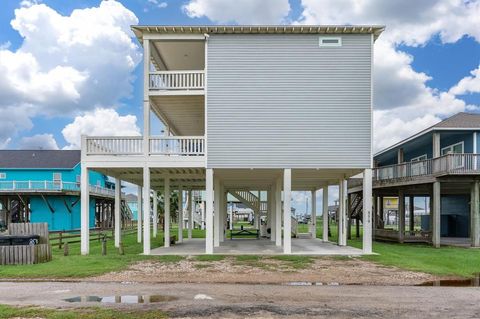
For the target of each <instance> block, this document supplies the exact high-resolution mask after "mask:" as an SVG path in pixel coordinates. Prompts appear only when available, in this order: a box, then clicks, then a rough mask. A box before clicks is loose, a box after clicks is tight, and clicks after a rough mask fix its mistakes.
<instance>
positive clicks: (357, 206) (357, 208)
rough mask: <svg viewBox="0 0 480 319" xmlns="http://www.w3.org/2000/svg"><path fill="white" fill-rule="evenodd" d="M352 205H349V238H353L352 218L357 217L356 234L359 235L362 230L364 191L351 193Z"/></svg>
mask: <svg viewBox="0 0 480 319" xmlns="http://www.w3.org/2000/svg"><path fill="white" fill-rule="evenodd" d="M350 196H351V197H350V199H351V200H350V207H348V214H349V223H348V227H347V237H348V239H351V238H352V229H351V228H352V227H351V224H352V220H354V219H355V221H356V222H355V225H356V236H357V237H358V236H359V232H360V221H362V218H363V194H362V192H359V193H352V194H351V195H350Z"/></svg>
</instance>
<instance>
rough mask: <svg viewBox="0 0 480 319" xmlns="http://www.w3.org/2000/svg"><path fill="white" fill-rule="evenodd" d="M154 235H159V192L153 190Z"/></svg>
mask: <svg viewBox="0 0 480 319" xmlns="http://www.w3.org/2000/svg"><path fill="white" fill-rule="evenodd" d="M152 215H153V237H155V238H157V235H158V193H157V191H153V212H152Z"/></svg>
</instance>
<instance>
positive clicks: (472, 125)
mask: <svg viewBox="0 0 480 319" xmlns="http://www.w3.org/2000/svg"><path fill="white" fill-rule="evenodd" d="M475 129H480V114H473V113H465V112H460V113H457V114H455V115H452V116H450V117H449V118H446V119H444V120H443V121H440V122H438V123H437V124H435V125H432V126H430V127H429V128H427V129H425V130H423V131H420V132H418V133H417V134H414V135H412V136H410V137H408V138H406V139H404V140H402V141H400V142H398V143H396V144H393V145H392V146H389V147H387V148H385V149H383V150H381V151H379V152H377V153H376V154H375V155H374V156H378V155H381V154H383V153H385V152H388V151H390V150H392V149H394V148H397V147H399V146H401V145H403V144H405V143H407V142H409V141H411V140H414V139H416V138H417V137H420V136H422V135H424V134H427V133H430V132H432V131H442V130H445V131H446V130H475Z"/></svg>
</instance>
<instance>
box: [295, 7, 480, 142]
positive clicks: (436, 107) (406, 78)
mask: <svg viewBox="0 0 480 319" xmlns="http://www.w3.org/2000/svg"><path fill="white" fill-rule="evenodd" d="M302 5H303V8H304V10H303V13H302V17H301V18H300V19H299V21H298V23H304V24H385V25H386V26H387V28H386V30H385V32H384V33H383V34H382V35H381V36H380V38H379V39H378V40H377V42H376V44H375V55H374V59H375V61H374V99H373V104H374V108H375V111H374V127H375V131H374V149H375V150H379V149H381V148H384V147H387V146H389V145H391V144H392V143H395V142H398V141H399V140H401V139H403V138H406V137H408V136H410V135H412V134H414V133H416V132H418V131H420V130H422V129H424V128H426V127H428V126H431V125H433V124H435V123H436V122H438V121H440V120H441V119H442V118H444V117H446V116H450V115H452V114H454V113H456V112H459V111H464V110H469V111H476V110H478V108H479V107H478V106H475V105H467V104H466V103H465V102H464V101H463V100H461V99H459V98H457V97H456V95H459V94H461V93H460V92H462V91H463V92H473V91H475V90H477V89H478V83H477V81H478V77H477V76H478V73H475V72H478V71H473V72H472V76H471V77H467V78H465V79H463V80H462V81H460V82H459V84H458V85H457V86H455V87H454V88H452V89H451V90H450V91H447V92H442V91H439V90H436V89H434V88H431V87H429V85H428V81H429V80H431V77H430V76H429V75H428V74H425V73H421V72H417V71H415V70H414V69H413V68H412V65H411V64H412V62H413V57H412V56H409V55H408V54H406V53H405V52H402V51H400V50H399V49H398V45H399V44H405V45H409V46H419V45H425V44H427V43H428V41H429V40H431V39H432V37H434V36H436V35H438V36H439V37H440V40H441V41H442V42H443V43H453V42H456V41H458V40H459V39H460V38H461V37H463V36H464V35H468V36H471V37H473V38H474V39H476V40H477V42H480V28H479V27H478V26H479V25H480V2H478V1H463V0H422V1H404V0H390V1H384V0H365V1H356V0H324V1H316V0H302Z"/></svg>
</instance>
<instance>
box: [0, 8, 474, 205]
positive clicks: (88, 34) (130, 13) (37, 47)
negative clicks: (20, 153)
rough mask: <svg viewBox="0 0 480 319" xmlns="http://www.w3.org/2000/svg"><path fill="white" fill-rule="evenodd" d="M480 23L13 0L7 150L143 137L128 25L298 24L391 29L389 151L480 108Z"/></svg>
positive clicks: (385, 82) (383, 110) (382, 118)
mask: <svg viewBox="0 0 480 319" xmlns="http://www.w3.org/2000/svg"><path fill="white" fill-rule="evenodd" d="M16 10H17V11H16ZM74 10H75V13H73V12H74ZM72 13H73V14H72ZM478 16H480V4H479V1H475V0H472V1H463V0H424V1H414V0H390V1H384V0H365V1H362V2H358V1H354V0H290V1H289V0H262V1H251V0H178V1H174V0H122V1H110V2H108V3H107V1H105V2H102V1H99V0H75V1H64V0H38V1H33V0H23V1H19V0H6V1H2V10H0V30H1V32H0V73H1V74H2V77H3V79H0V113H1V114H2V116H1V117H0V148H10V149H16V148H39V147H41V148H78V136H79V135H80V134H82V133H88V134H95V135H96V134H98V135H111V134H118V135H125V134H128V135H131V134H139V132H141V129H142V96H141V94H142V81H141V75H142V74H141V72H142V68H141V48H140V47H139V46H138V43H137V41H136V40H135V39H133V38H132V39H130V40H129V41H125V39H124V38H123V36H125V35H127V36H128V37H130V36H132V33H131V32H130V30H129V27H128V25H129V24H136V23H138V24H225V23H229V24H292V23H295V24H384V25H386V26H387V29H386V31H385V32H384V34H382V36H381V37H380V38H379V40H377V43H376V46H375V63H374V68H375V78H374V85H375V92H374V109H375V113H374V118H375V123H374V126H375V127H374V128H375V133H374V135H375V137H374V139H375V149H376V150H378V149H381V148H383V147H386V146H388V145H390V144H392V143H394V142H396V141H398V140H400V139H403V138H405V137H407V136H409V135H411V134H413V133H415V132H417V131H419V130H421V129H424V128H425V127H427V126H430V125H432V124H434V123H436V122H438V121H439V120H441V119H443V118H445V117H448V116H451V115H453V114H455V113H456V112H460V111H469V112H478V111H479V109H478V108H479V106H480V70H479V64H480V44H479V42H480V25H479V22H478V18H477V17H478ZM100 30H101V31H102V32H98V31H100ZM78 39H80V40H78ZM125 61H130V62H131V63H127V62H125ZM127 64H129V65H128V67H125V65H127ZM55 70H57V73H55V72H56V71H55ZM19 74H21V76H19ZM105 74H108V75H110V77H107V76H105ZM154 128H155V130H157V131H158V130H159V125H154ZM157 133H158V132H157ZM332 196H334V195H332ZM297 201H298V203H303V204H302V205H300V204H299V206H305V205H304V203H305V200H304V198H303V197H302V196H300V195H299V197H298V198H297ZM298 208H299V209H300V210H302V208H301V207H298Z"/></svg>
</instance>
